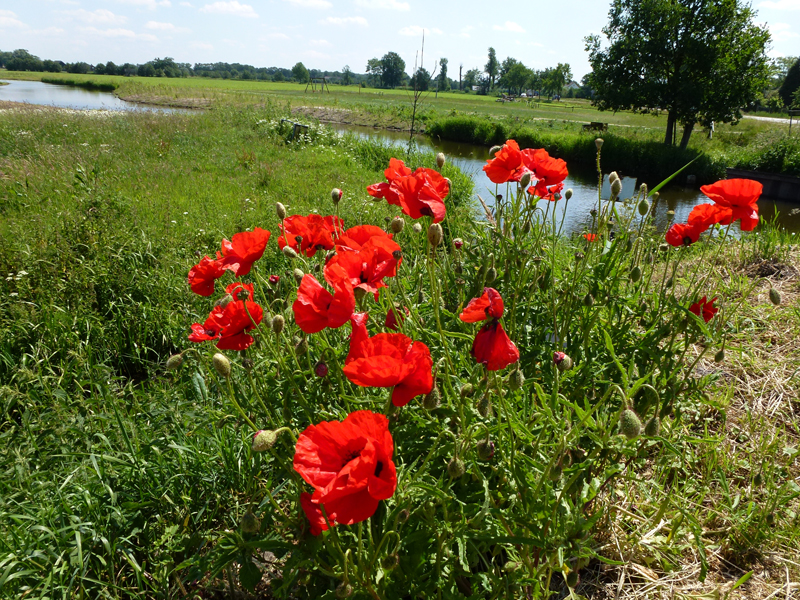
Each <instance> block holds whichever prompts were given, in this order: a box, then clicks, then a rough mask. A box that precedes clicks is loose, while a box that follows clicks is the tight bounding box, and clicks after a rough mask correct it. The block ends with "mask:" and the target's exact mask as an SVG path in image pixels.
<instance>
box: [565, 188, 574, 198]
mask: <svg viewBox="0 0 800 600" xmlns="http://www.w3.org/2000/svg"><path fill="white" fill-rule="evenodd" d="M570 198H572V188H568V189H567V191H566V192H564V199H565V200H569V199H570Z"/></svg>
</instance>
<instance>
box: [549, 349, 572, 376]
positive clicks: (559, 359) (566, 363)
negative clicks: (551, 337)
mask: <svg viewBox="0 0 800 600" xmlns="http://www.w3.org/2000/svg"><path fill="white" fill-rule="evenodd" d="M553 362H554V363H555V364H556V368H558V370H559V371H561V372H562V373H563V372H564V371H569V370H570V369H571V368H572V359H571V358H570V357H569V356H568V355H566V354H564V353H563V352H553Z"/></svg>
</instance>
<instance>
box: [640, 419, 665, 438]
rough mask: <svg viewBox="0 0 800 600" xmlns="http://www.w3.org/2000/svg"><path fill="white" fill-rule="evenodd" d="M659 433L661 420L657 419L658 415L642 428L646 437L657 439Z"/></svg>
mask: <svg viewBox="0 0 800 600" xmlns="http://www.w3.org/2000/svg"><path fill="white" fill-rule="evenodd" d="M659 433H661V419H659V418H658V414H655V415H653V418H652V419H650V420H649V421H648V422H647V425H645V426H644V434H645V435H646V436H647V437H658V434H659Z"/></svg>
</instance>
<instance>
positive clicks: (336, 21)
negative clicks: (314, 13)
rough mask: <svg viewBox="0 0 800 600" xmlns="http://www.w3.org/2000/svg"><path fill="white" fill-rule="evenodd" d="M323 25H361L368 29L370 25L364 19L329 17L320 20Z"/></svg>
mask: <svg viewBox="0 0 800 600" xmlns="http://www.w3.org/2000/svg"><path fill="white" fill-rule="evenodd" d="M319 22H320V23H322V24H323V25H349V24H351V23H352V24H353V25H361V26H362V27H366V26H368V25H369V23H367V20H366V19H365V18H364V17H328V18H327V19H320V21H319Z"/></svg>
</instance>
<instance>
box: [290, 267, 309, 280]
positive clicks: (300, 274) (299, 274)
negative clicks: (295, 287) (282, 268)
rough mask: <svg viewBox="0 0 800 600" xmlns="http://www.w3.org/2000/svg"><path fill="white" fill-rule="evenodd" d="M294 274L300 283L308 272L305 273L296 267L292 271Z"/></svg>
mask: <svg viewBox="0 0 800 600" xmlns="http://www.w3.org/2000/svg"><path fill="white" fill-rule="evenodd" d="M292 275H294V280H295V281H296V282H297V283H300V282H301V281H303V277H305V276H306V274H305V273H303V271H302V270H301V269H295V270H294V271H292Z"/></svg>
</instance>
